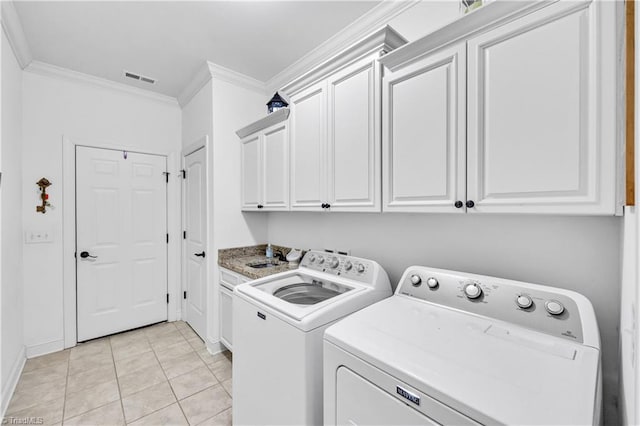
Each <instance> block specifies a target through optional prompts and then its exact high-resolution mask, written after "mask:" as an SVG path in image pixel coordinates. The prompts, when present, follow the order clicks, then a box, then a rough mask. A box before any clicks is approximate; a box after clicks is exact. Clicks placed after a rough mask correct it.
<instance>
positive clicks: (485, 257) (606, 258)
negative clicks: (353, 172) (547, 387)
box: [257, 212, 622, 419]
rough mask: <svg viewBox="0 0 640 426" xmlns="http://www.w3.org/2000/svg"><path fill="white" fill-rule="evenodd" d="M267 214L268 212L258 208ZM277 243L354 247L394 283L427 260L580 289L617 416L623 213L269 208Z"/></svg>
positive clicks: (610, 412)
mask: <svg viewBox="0 0 640 426" xmlns="http://www.w3.org/2000/svg"><path fill="white" fill-rule="evenodd" d="M257 214H260V213H257ZM268 215H269V222H268V226H269V235H268V236H269V242H271V243H276V244H280V245H284V246H291V247H297V248H304V249H308V248H318V249H324V248H328V249H339V250H345V249H349V250H351V254H352V255H354V256H359V257H364V258H370V259H374V260H376V261H377V262H379V263H380V264H381V265H382V266H383V267H384V268H385V269H386V271H387V272H388V274H389V277H390V278H391V281H392V283H394V286H395V285H396V283H397V282H398V280H399V278H400V276H401V275H402V272H403V271H404V270H405V269H406V268H407V267H408V266H410V265H426V266H432V267H436V268H444V269H452V270H458V271H464V272H472V273H477V274H485V275H491V276H496V277H501V278H508V279H514V280H520V281H526V282H531V283H536V284H543V285H549V286H555V287H560V288H565V289H570V290H575V291H577V292H579V293H582V294H584V295H585V296H587V297H588V298H589V300H591V302H592V303H593V305H594V308H595V311H596V315H597V319H598V323H599V327H600V335H601V340H602V347H603V351H602V356H603V364H604V368H603V373H604V383H605V386H604V390H605V395H604V397H605V407H606V411H607V413H606V415H607V419H614V418H615V414H616V413H615V408H614V398H615V397H616V394H617V386H618V385H617V381H618V366H617V364H618V321H619V312H620V280H621V277H620V275H621V274H620V233H621V225H622V219H621V218H619V217H566V216H533V215H489V214H487V215H479V214H478V215H474V214H461V215H455V214H449V215H447V214H400V213H387V214H349V213H303V212H290V213H275V212H273V213H269V214H268Z"/></svg>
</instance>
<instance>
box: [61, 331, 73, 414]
mask: <svg viewBox="0 0 640 426" xmlns="http://www.w3.org/2000/svg"><path fill="white" fill-rule="evenodd" d="M76 345H77V343H76ZM70 373H71V349H69V358H68V359H67V375H66V377H65V381H64V399H63V400H62V419H60V424H62V425H64V412H65V410H66V409H67V391H68V390H69V375H70Z"/></svg>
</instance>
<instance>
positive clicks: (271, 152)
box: [236, 110, 289, 211]
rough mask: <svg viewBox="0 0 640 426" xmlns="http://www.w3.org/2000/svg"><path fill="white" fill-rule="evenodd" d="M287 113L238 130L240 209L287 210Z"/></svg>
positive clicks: (275, 115)
mask: <svg viewBox="0 0 640 426" xmlns="http://www.w3.org/2000/svg"><path fill="white" fill-rule="evenodd" d="M288 115H289V110H281V111H277V112H274V113H272V114H271V115H270V116H268V117H265V118H263V119H262V120H259V121H258V122H256V123H252V124H250V125H249V126H247V127H245V128H243V129H240V130H238V131H237V132H236V133H237V134H238V136H240V137H243V139H242V140H241V144H242V159H241V165H242V166H241V167H242V210H244V211H251V210H265V211H274V210H289V127H288V124H287V122H286V121H283V120H286V119H287V117H288Z"/></svg>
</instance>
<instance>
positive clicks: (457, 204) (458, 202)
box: [454, 200, 464, 209]
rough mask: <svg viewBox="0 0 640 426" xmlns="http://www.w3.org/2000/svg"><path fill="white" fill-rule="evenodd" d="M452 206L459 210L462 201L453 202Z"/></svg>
mask: <svg viewBox="0 0 640 426" xmlns="http://www.w3.org/2000/svg"><path fill="white" fill-rule="evenodd" d="M454 206H456V209H461V208H462V206H464V204H463V203H462V201H460V200H458V201H456V202H455V204H454Z"/></svg>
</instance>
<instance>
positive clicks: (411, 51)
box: [380, 0, 593, 71]
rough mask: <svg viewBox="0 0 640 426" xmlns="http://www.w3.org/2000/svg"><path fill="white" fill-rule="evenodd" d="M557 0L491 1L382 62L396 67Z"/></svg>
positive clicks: (578, 4) (583, 2) (585, 3)
mask: <svg viewBox="0 0 640 426" xmlns="http://www.w3.org/2000/svg"><path fill="white" fill-rule="evenodd" d="M556 1H558V0H544V1H529V0H527V1H494V2H490V3H488V4H486V5H484V6H482V7H480V8H478V9H476V10H474V11H473V12H471V13H469V14H467V15H464V16H461V17H460V18H457V19H455V20H454V21H452V22H450V23H448V24H446V25H444V26H442V27H440V28H439V29H437V30H435V31H433V32H432V33H429V34H427V35H426V36H424V37H422V38H419V39H417V40H415V41H412V42H411V43H409V44H406V45H404V46H402V47H400V48H398V49H396V50H394V51H393V52H391V53H389V54H388V55H385V56H383V57H382V58H381V59H380V63H382V64H383V65H384V66H385V67H387V68H389V69H390V70H392V71H393V70H395V69H397V68H398V67H400V66H404V65H408V64H409V63H412V62H414V61H416V60H418V59H420V58H421V57H423V56H424V55H427V54H430V53H432V52H434V51H436V50H440V49H442V48H445V47H448V46H451V45H453V44H455V43H458V42H460V41H462V40H464V39H466V38H469V37H472V36H474V35H477V34H479V33H481V32H484V31H487V30H488V29H490V28H494V27H498V26H500V25H503V24H505V23H507V22H509V21H512V20H514V19H517V18H519V17H521V16H524V15H527V14H529V13H531V12H534V11H536V10H538V9H541V8H543V7H545V6H549V5H550V4H552V3H555V2H556ZM591 1H593V0H581V1H578V2H575V5H576V7H577V8H580V7H586V6H588V4H589V3H590V2H591Z"/></svg>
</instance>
